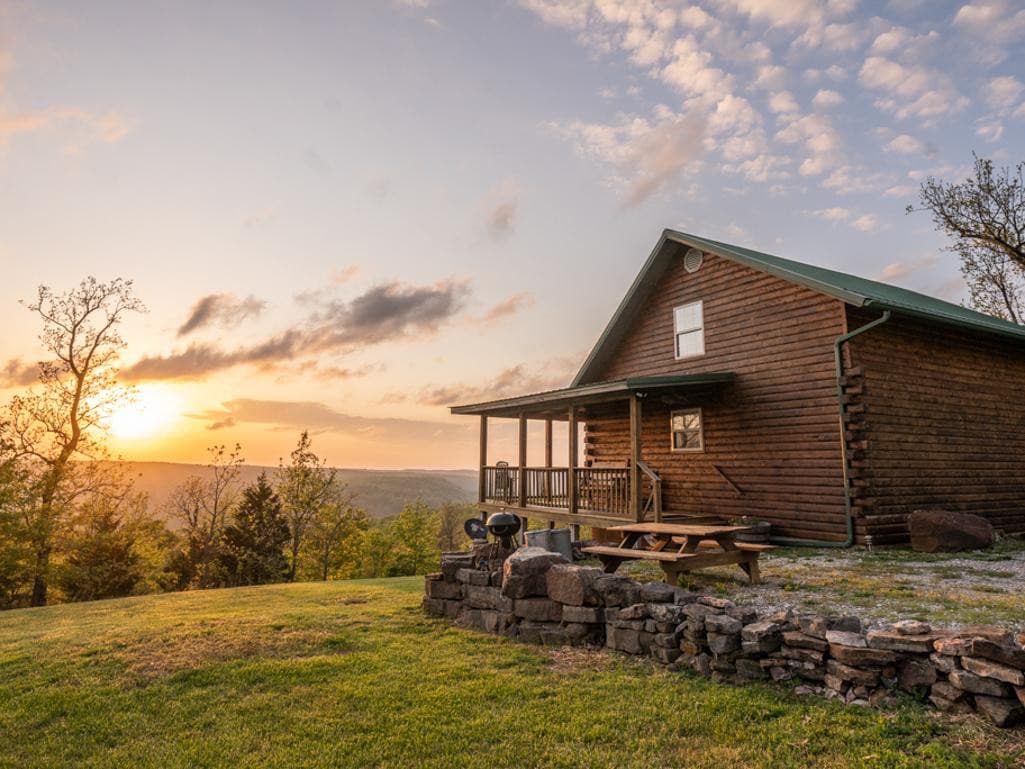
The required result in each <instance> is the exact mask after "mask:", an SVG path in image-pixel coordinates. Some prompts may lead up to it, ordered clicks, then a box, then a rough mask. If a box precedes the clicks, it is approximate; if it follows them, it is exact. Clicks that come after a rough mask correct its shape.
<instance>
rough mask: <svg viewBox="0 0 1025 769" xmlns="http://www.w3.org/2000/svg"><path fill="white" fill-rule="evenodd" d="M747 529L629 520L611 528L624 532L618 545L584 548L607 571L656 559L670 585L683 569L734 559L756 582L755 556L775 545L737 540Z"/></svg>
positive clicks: (756, 557)
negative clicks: (628, 563)
mask: <svg viewBox="0 0 1025 769" xmlns="http://www.w3.org/2000/svg"><path fill="white" fill-rule="evenodd" d="M750 530H751V527H750V526H726V525H719V524H700V523H628V524H624V525H622V526H613V527H611V529H610V531H617V532H620V533H621V534H622V535H623V538H622V540H621V541H620V543H619V545H618V546H614V545H591V546H589V547H585V548H583V552H585V553H588V554H589V555H595V556H597V557H598V559H599V560H600V561H601V562H602V565H603V566H604V567H605V571H606V572H608V573H610V574H611V573H612V572H614V571H616V569H618V568H619V566H620V564H622V563H623V562H624V561H631V560H642V561H657V562H658V564H659V565H660V566H661V567H662V571H663V572H665V580H666V582H668V583H669V584H671V585H674V584H676V582H677V580H678V579H679V576H680V574H683V573H685V572H688V571H693V570H694V569H702V568H706V567H708V566H722V565H724V564H731V563H735V564H737V565H738V566H740V568H741V569H743V570H744V573H745V574H747V576H748V578H749V579H750V581H751V584H752V585H756V584H758V582H759V580H760V577H759V572H758V556H759V555H760V554H761V553H764V552H767V551H769V550H775V549H776V548H775V546H773V545H762V544H754V543H749V542H737V541H736V535H737V534H740V533H742V532H746V531H750ZM702 551H704V552H702Z"/></svg>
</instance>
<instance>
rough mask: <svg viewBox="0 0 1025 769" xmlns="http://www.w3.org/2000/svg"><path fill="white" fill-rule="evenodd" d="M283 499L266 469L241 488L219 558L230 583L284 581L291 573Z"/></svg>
mask: <svg viewBox="0 0 1025 769" xmlns="http://www.w3.org/2000/svg"><path fill="white" fill-rule="evenodd" d="M290 538H291V537H290V534H289V531H288V522H287V521H286V520H285V517H284V515H283V514H282V512H281V501H280V500H279V499H278V495H277V494H275V493H274V489H273V488H271V485H270V482H269V481H268V480H267V475H266V473H261V474H260V476H259V477H258V478H257V479H256V482H255V483H253V484H252V485H250V486H248V487H246V488H245V489H244V490H243V491H242V500H241V502H239V505H238V508H237V509H236V510H235V514H234V516H233V519H232V522H231V524H229V525H228V526H227V527H225V529H224V533H223V535H222V537H221V548H220V553H219V554H218V558H219V559H220V562H221V568H222V572H223V574H224V575H225V579H226V582H227V584H229V585H232V586H237V585H262V584H264V583H267V582H281V581H283V580H284V579H285V577H286V576H287V574H288V561H287V560H286V558H285V555H284V547H285V545H286V544H288V542H289V540H290Z"/></svg>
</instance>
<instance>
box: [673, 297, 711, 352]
mask: <svg viewBox="0 0 1025 769" xmlns="http://www.w3.org/2000/svg"><path fill="white" fill-rule="evenodd" d="M673 333H674V334H675V345H676V359H677V360H682V359H683V358H696V357H697V356H699V355H704V354H705V309H704V305H703V303H702V302H691V303H690V304H681V305H680V306H679V307H676V308H674V309H673Z"/></svg>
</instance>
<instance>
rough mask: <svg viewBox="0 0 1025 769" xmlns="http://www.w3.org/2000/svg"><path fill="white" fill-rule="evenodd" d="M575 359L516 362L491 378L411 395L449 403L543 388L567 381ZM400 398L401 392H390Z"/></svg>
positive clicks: (423, 401) (428, 401) (427, 401)
mask: <svg viewBox="0 0 1025 769" xmlns="http://www.w3.org/2000/svg"><path fill="white" fill-rule="evenodd" d="M578 365H579V361H577V360H575V359H571V358H554V359H552V360H548V361H544V362H542V363H539V364H535V365H527V364H523V363H521V364H519V365H516V366H510V367H509V368H506V369H504V370H502V371H501V372H499V373H498V374H497V375H496V376H495V377H494V378H493V379H491V380H488V381H486V382H483V383H477V384H450V385H432V386H429V387H425V388H424V389H422V390H421V391H420V392H419V393H418V394H417V395H416V396H415V399H416V401H417V402H418V403H421V404H424V405H428V406H452V405H456V404H459V403H480V402H485V401H492V400H498V399H500V398H506V397H511V396H513V395H522V394H523V393H525V392H528V393H529V392H544V391H546V390H554V389H558V388H560V387H566V386H568V385H569V382H570V380H571V379H572V377H573V374H574V373H576V369H577V367H578ZM392 398H393V399H396V398H398V399H404V398H405V396H401V395H400V396H392Z"/></svg>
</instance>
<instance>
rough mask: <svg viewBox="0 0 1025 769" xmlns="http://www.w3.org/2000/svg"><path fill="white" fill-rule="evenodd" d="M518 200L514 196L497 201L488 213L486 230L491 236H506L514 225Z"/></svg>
mask: <svg viewBox="0 0 1025 769" xmlns="http://www.w3.org/2000/svg"><path fill="white" fill-rule="evenodd" d="M519 205H520V202H519V200H518V199H517V198H515V197H509V198H508V199H506V200H502V201H499V202H498V203H497V204H496V205H495V206H494V208H492V209H491V211H490V212H489V213H488V232H489V233H490V234H491V237H492V238H495V239H501V238H505V237H508V236H509V234H510V233H512V231H513V228H514V227H515V226H516V216H517V214H518V212H519Z"/></svg>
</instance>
